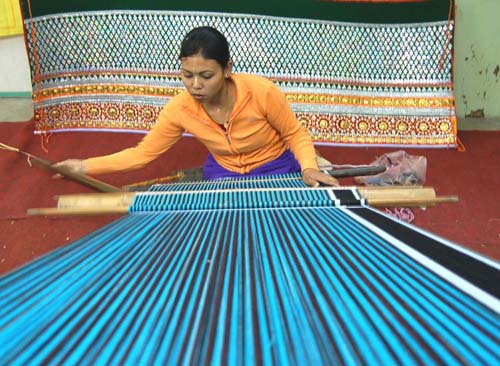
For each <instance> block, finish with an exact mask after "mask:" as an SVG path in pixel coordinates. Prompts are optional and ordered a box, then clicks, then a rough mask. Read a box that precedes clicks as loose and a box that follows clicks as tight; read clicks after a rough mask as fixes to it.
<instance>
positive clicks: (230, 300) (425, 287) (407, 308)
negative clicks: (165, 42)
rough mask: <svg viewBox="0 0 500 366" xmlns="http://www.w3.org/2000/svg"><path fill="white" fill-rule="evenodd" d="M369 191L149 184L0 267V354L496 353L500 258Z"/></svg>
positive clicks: (125, 360) (490, 357) (287, 356)
mask: <svg viewBox="0 0 500 366" xmlns="http://www.w3.org/2000/svg"><path fill="white" fill-rule="evenodd" d="M365 201H366V199H365V198H363V197H362V196H361V195H360V193H359V191H358V190H355V189H347V188H308V187H305V186H304V184H303V183H302V181H301V179H300V176H298V175H288V176H271V177H267V178H254V179H241V180H240V179H228V180H221V181H214V182H197V183H178V184H170V185H157V186H153V187H152V189H151V191H149V192H146V193H145V194H137V195H134V196H133V197H132V201H131V203H130V206H128V205H129V202H127V203H126V205H127V207H129V208H128V211H129V214H128V215H126V216H124V217H122V218H120V219H118V220H117V221H115V222H113V223H111V224H109V225H107V226H106V227H103V228H101V229H100V230H98V231H97V232H95V233H92V234H90V235H88V236H86V237H84V238H82V239H80V240H78V241H76V242H74V243H72V244H70V245H68V246H65V247H61V248H59V249H57V250H55V251H53V252H51V253H49V254H48V255H46V256H44V257H42V258H40V259H38V260H35V261H34V262H32V263H30V264H28V265H26V266H24V267H22V268H20V269H18V270H16V271H14V272H11V273H10V274H8V275H6V276H4V277H3V278H1V279H0V342H1V344H2V352H1V353H0V364H16V365H21V364H51V365H55V364H66V365H73V364H79V365H82V364H94V365H368V364H370V365H417V364H421V365H423V364H425V365H442V364H448V365H457V364H471V365H492V364H498V362H499V360H500V348H499V347H498V335H499V334H500V316H499V314H500V302H499V297H500V288H499V286H498V283H500V282H499V279H500V276H499V273H500V271H499V269H500V266H499V264H498V263H496V262H494V261H491V260H489V259H487V258H484V257H482V256H479V255H477V254H475V253H472V252H470V251H468V250H466V249H464V248H462V247H460V246H459V245H456V244H454V243H451V242H448V241H446V240H444V239H442V238H438V237H436V236H434V235H432V234H430V233H428V232H425V231H423V230H420V229H418V228H416V227H413V226H411V225H407V224H404V223H401V222H398V221H395V220H394V219H392V218H390V217H388V216H386V215H385V214H383V213H381V212H379V211H378V210H376V209H374V208H372V207H370V206H368V205H366V204H365V203H366V202H365ZM67 204H69V203H67Z"/></svg>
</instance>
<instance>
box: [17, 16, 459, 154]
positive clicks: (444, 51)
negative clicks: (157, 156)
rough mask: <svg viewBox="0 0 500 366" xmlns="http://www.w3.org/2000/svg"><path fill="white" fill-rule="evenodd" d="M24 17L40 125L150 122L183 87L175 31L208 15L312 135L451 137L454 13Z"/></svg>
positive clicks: (238, 61)
mask: <svg viewBox="0 0 500 366" xmlns="http://www.w3.org/2000/svg"><path fill="white" fill-rule="evenodd" d="M25 24H26V27H27V29H28V28H30V29H31V28H32V29H34V30H35V32H34V34H36V38H35V37H31V36H29V37H27V44H28V50H29V59H30V63H31V67H32V79H33V81H34V84H33V88H34V94H33V98H34V102H35V111H36V113H35V120H36V126H37V130H38V131H44V130H52V131H63V130H111V131H133V132H146V131H148V130H149V129H150V128H151V127H152V126H153V125H154V123H155V121H156V117H157V116H158V114H159V112H160V110H161V108H162V106H163V105H164V104H165V103H167V102H168V101H169V100H170V98H172V97H173V96H175V95H176V94H178V93H179V92H180V91H181V90H183V86H182V83H181V81H180V78H179V74H178V69H179V66H180V64H179V61H178V50H179V45H180V41H181V39H182V37H183V35H184V34H185V33H186V32H187V31H189V30H190V29H192V28H193V27H196V26H200V25H212V26H214V27H216V28H218V29H220V30H221V31H222V32H223V33H224V34H226V35H227V37H228V40H229V43H230V45H231V54H232V58H233V60H234V63H235V72H248V73H255V74H260V75H263V76H266V77H268V78H270V79H272V80H273V81H275V82H276V84H277V85H278V86H279V87H280V88H281V89H282V90H283V91H284V92H285V93H286V96H287V98H288V100H289V102H290V104H291V106H292V109H293V110H294V112H295V113H296V115H297V118H298V119H299V121H300V122H301V123H303V124H304V125H305V126H306V128H307V129H308V130H309V132H310V134H311V136H312V138H313V140H314V141H315V142H316V143H325V144H369V145H403V146H411V145H415V146H443V147H444V146H450V145H454V144H455V142H456V119H455V103H454V97H453V91H452V67H451V60H452V57H451V55H452V42H450V37H451V34H452V31H453V22H448V21H435V22H426V23H411V24H369V23H346V22H336V21H324V20H312V19H296V18H282V17H281V18H280V17H271V16H260V15H249V14H231V13H206V12H205V13H203V12H187V11H138V10H130V11H127V10H112V11H91V12H78V13H65V14H57V15H47V16H39V17H35V18H34V19H33V22H31V21H30V20H26V22H25ZM31 34H33V33H31ZM35 56H36V57H35Z"/></svg>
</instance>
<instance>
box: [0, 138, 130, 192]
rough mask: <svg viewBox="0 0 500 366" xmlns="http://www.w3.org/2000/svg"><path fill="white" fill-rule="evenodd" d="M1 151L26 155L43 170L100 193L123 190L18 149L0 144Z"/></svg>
mask: <svg viewBox="0 0 500 366" xmlns="http://www.w3.org/2000/svg"><path fill="white" fill-rule="evenodd" d="M0 149H3V150H7V151H13V152H17V153H19V154H21V155H24V156H26V157H27V158H28V159H29V160H30V161H33V163H35V164H36V165H38V166H40V167H42V168H45V169H49V170H52V171H54V172H56V173H59V174H61V175H62V176H64V177H66V178H70V179H72V180H74V181H76V182H78V183H81V184H83V185H85V186H87V187H90V188H94V189H95V190H97V191H100V192H120V191H121V189H120V188H118V187H115V186H112V185H110V184H107V183H104V182H101V181H100V180H97V179H95V178H92V177H90V176H88V175H85V174H80V173H74V172H72V171H70V170H69V169H66V168H61V167H57V166H54V163H53V162H51V161H48V160H45V159H42V158H39V157H37V156H35V155H33V154H30V153H28V152H26V151H22V150H20V149H18V148H15V147H12V146H9V145H6V144H3V143H0Z"/></svg>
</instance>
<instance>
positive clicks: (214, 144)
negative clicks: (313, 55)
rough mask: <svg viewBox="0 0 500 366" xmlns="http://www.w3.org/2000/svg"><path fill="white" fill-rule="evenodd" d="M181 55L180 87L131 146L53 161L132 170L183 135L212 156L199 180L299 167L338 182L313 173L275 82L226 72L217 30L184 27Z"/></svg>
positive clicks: (83, 169) (305, 142)
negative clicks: (202, 145) (189, 136)
mask: <svg viewBox="0 0 500 366" xmlns="http://www.w3.org/2000/svg"><path fill="white" fill-rule="evenodd" d="M179 58H180V61H181V64H182V66H181V77H182V82H183V84H184V86H185V87H186V90H185V91H184V92H182V93H180V94H179V95H177V96H176V97H174V98H172V100H171V101H170V102H169V103H167V105H166V106H165V107H164V108H163V110H162V111H161V112H160V115H159V118H158V121H157V123H156V124H155V126H154V127H153V128H152V129H151V131H150V132H149V133H148V134H147V135H146V136H145V137H144V139H143V140H142V141H141V142H140V143H139V144H138V145H137V146H136V147H133V148H129V149H125V150H123V151H120V152H118V153H115V154H112V155H107V156H101V157H95V158H90V159H86V160H76V159H69V160H65V161H63V162H61V163H58V164H57V165H58V166H64V167H66V168H69V169H70V170H72V171H74V172H78V173H84V174H101V173H111V172H118V171H127V170H133V169H138V168H140V167H142V166H144V165H146V164H147V163H149V162H150V161H152V160H153V159H155V158H157V157H158V156H159V155H160V154H162V153H164V152H165V151H167V150H168V149H169V148H170V147H171V146H172V145H174V144H175V142H177V141H178V140H179V139H180V138H181V136H182V134H183V133H184V132H188V133H190V134H192V135H193V136H194V137H196V138H197V139H198V140H200V141H201V142H202V143H203V144H204V145H205V146H206V147H207V149H208V151H209V153H210V154H209V156H208V159H207V161H206V163H205V165H204V169H203V175H204V178H205V179H217V178H225V177H243V176H259V175H267V174H285V173H292V172H302V176H303V179H304V182H305V183H306V184H307V185H310V186H318V185H320V184H327V185H335V186H336V185H338V182H337V180H336V179H335V178H333V177H331V176H329V175H328V174H325V173H322V172H320V171H319V169H318V166H317V163H316V154H315V151H314V146H313V144H312V142H311V140H310V138H309V135H308V133H307V131H306V130H305V128H304V127H303V126H302V125H301V124H300V123H299V122H298V121H297V119H296V118H295V115H294V113H293V112H292V110H291V108H290V106H289V105H288V103H287V102H286V99H285V96H284V95H283V93H282V92H281V91H280V90H279V89H278V87H277V86H275V85H274V84H273V83H272V82H271V81H269V80H267V79H265V78H263V77H259V76H255V75H248V74H232V73H231V70H232V61H231V60H230V56H229V47H228V43H227V40H226V38H225V37H224V36H223V35H222V34H221V33H220V32H219V31H217V30H216V29H214V28H211V27H199V28H195V29H193V30H192V31H190V32H189V33H188V34H187V35H186V36H185V38H184V40H183V41H182V44H181V50H180V56H179Z"/></svg>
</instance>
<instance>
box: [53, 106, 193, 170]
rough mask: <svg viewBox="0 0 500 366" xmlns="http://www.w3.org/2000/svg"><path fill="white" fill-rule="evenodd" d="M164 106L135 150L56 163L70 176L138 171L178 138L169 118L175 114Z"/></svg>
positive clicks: (177, 133)
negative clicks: (67, 171)
mask: <svg viewBox="0 0 500 366" xmlns="http://www.w3.org/2000/svg"><path fill="white" fill-rule="evenodd" d="M173 112H174V111H173V110H172V108H168V105H167V106H166V107H165V108H163V110H162V111H161V113H160V116H159V117H158V121H157V122H156V124H155V126H154V127H153V128H152V129H151V131H150V132H149V133H148V134H147V135H146V136H145V137H144V138H143V139H142V141H141V142H140V143H139V144H138V145H137V146H135V147H131V148H128V149H125V150H122V151H119V152H117V153H114V154H110V155H105V156H98V157H94V158H89V159H86V160H78V159H68V160H65V161H63V162H60V163H57V164H56V166H58V167H65V168H67V169H69V170H70V171H72V172H74V173H81V174H103V173H113V172H123V171H129V170H135V169H139V168H141V167H143V166H145V165H146V164H148V163H149V162H151V161H152V160H154V159H156V158H157V157H158V156H160V155H161V154H163V153H164V152H165V151H167V150H168V149H170V148H171V147H172V146H173V145H174V144H175V143H176V142H177V141H178V140H179V139H180V138H181V136H182V133H183V132H184V130H183V129H182V127H181V126H180V125H177V124H176V123H175V122H174V121H172V120H171V119H169V118H168V117H169V116H170V115H172V114H173V115H175V113H173Z"/></svg>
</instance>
